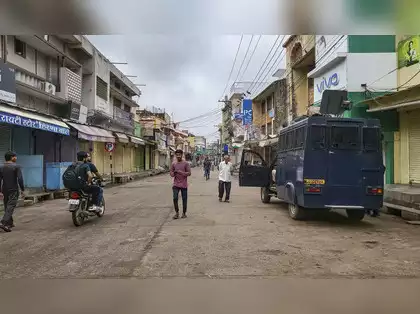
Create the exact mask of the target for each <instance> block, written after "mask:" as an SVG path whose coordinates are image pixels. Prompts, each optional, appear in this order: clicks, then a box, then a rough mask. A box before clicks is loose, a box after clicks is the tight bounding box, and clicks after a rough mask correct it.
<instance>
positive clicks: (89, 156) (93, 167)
mask: <svg viewBox="0 0 420 314" xmlns="http://www.w3.org/2000/svg"><path fill="white" fill-rule="evenodd" d="M87 163H88V164H89V167H90V171H91V172H92V173H93V174H94V175H95V177H96V178H98V180H100V181H103V178H102V176H101V174H100V173H99V171H98V168H96V166H95V164H94V163H93V162H92V155H91V154H89V153H87Z"/></svg>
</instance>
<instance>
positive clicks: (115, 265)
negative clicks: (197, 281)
mask: <svg viewBox="0 0 420 314" xmlns="http://www.w3.org/2000/svg"><path fill="white" fill-rule="evenodd" d="M211 176H212V178H211V180H210V181H208V182H206V181H205V179H204V178H203V175H202V171H201V169H198V168H194V169H193V175H192V177H191V178H190V189H189V208H188V209H189V212H188V214H189V215H188V218H187V219H180V220H172V215H173V209H172V199H171V195H172V194H171V192H172V191H171V178H170V177H169V175H166V174H165V175H160V176H156V177H151V178H147V179H145V180H140V181H135V182H130V183H128V184H126V185H122V186H118V187H112V188H109V189H106V190H105V198H106V213H105V216H104V217H103V218H101V219H98V218H94V219H92V220H90V221H89V222H88V223H86V224H85V225H83V226H82V227H79V228H76V227H74V226H73V224H72V221H71V215H70V213H69V212H68V211H67V203H66V200H64V199H59V200H54V201H48V202H45V203H39V204H37V205H34V206H31V207H25V208H18V209H17V210H16V214H15V221H16V225H17V227H16V229H15V230H14V231H13V232H11V233H9V234H6V233H1V234H0V251H1V252H6V254H1V255H0V276H1V278H2V279H10V278H128V277H135V278H175V277H177V278H182V277H184V278H185V277H186V278H204V279H205V278H231V279H233V278H251V277H252V278H255V277H257V278H258V277H268V278H278V277H296V278H323V279H329V278H363V279H364V278H414V277H416V278H418V277H419V276H420V259H419V256H420V237H419V236H418V227H416V226H411V225H408V224H406V223H404V221H403V220H401V219H399V218H397V217H393V216H387V215H382V216H381V217H380V218H365V219H366V220H364V221H363V222H361V223H357V224H351V223H349V222H348V221H347V219H346V218H345V217H344V216H342V215H340V214H338V213H334V212H333V213H329V214H328V215H326V216H325V217H322V218H319V219H316V220H310V221H304V222H299V221H293V220H291V219H290V218H289V216H288V212H287V210H286V206H284V205H282V204H281V203H279V202H276V201H273V202H272V203H271V204H262V203H261V201H260V199H259V197H260V196H259V190H258V189H254V188H250V189H248V188H239V187H238V184H237V178H235V182H234V183H233V187H232V196H231V199H232V202H231V203H230V204H227V203H219V202H218V199H217V195H216V190H217V178H216V172H212V173H211Z"/></svg>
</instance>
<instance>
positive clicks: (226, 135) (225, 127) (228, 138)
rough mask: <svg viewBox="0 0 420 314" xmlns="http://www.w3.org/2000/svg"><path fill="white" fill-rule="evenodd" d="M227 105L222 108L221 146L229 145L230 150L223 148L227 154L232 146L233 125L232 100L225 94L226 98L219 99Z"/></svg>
mask: <svg viewBox="0 0 420 314" xmlns="http://www.w3.org/2000/svg"><path fill="white" fill-rule="evenodd" d="M219 102H221V103H224V104H225V106H224V107H223V109H222V143H221V146H222V147H223V146H224V145H228V151H226V150H225V149H222V151H223V153H225V154H227V153H228V152H229V150H230V149H231V148H232V138H233V126H232V102H231V101H230V100H228V96H225V99H224V100H219Z"/></svg>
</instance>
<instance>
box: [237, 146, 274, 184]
mask: <svg viewBox="0 0 420 314" xmlns="http://www.w3.org/2000/svg"><path fill="white" fill-rule="evenodd" d="M270 182H271V181H270V167H268V166H267V163H266V162H265V160H264V159H263V158H262V156H261V155H260V154H259V153H257V152H255V151H252V150H244V151H243V152H242V158H241V165H240V168H239V186H246V187H266V186H269V185H270Z"/></svg>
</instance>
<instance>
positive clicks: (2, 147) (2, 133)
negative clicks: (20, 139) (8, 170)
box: [0, 124, 12, 164]
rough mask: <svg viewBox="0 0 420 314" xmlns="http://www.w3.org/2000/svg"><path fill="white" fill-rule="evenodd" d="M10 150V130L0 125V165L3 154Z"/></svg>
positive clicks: (6, 126)
mask: <svg viewBox="0 0 420 314" xmlns="http://www.w3.org/2000/svg"><path fill="white" fill-rule="evenodd" d="M11 148H12V128H11V127H10V126H8V125H3V124H0V164H2V163H3V162H4V154H6V152H7V151H9V150H10V149H11Z"/></svg>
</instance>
